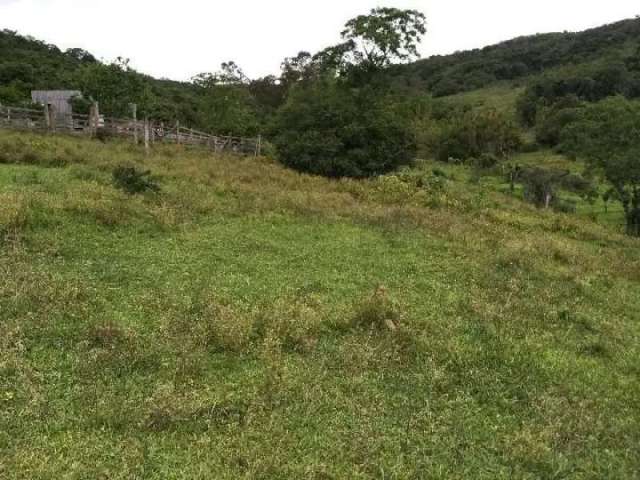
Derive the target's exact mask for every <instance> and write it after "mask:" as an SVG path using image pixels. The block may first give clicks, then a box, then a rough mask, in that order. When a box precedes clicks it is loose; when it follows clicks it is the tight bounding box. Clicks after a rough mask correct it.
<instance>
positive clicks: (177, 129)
mask: <svg viewBox="0 0 640 480" xmlns="http://www.w3.org/2000/svg"><path fill="white" fill-rule="evenodd" d="M176 139H177V142H178V145H180V121H179V120H176Z"/></svg>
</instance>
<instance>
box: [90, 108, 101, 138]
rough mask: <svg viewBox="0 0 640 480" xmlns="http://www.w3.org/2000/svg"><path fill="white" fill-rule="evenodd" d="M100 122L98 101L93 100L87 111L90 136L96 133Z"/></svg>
mask: <svg viewBox="0 0 640 480" xmlns="http://www.w3.org/2000/svg"><path fill="white" fill-rule="evenodd" d="M99 123H100V108H99V105H98V102H93V105H91V110H90V111H89V125H90V133H91V136H94V137H95V136H96V135H97V134H98V126H99Z"/></svg>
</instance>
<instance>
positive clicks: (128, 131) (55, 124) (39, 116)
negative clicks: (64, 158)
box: [0, 105, 262, 156]
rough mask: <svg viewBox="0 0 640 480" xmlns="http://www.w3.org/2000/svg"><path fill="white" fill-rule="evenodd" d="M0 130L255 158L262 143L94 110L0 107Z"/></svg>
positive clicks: (260, 141)
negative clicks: (104, 138) (123, 140)
mask: <svg viewBox="0 0 640 480" xmlns="http://www.w3.org/2000/svg"><path fill="white" fill-rule="evenodd" d="M0 128H13V129H23V130H39V131H45V132H51V133H67V134H73V135H86V136H92V137H95V136H99V135H102V134H103V135H105V136H113V137H122V138H129V139H131V140H133V141H134V142H135V143H144V145H145V147H146V148H147V149H150V148H151V147H152V146H153V145H155V144H163V143H173V144H178V145H200V146H203V147H206V148H209V149H211V150H213V151H215V152H230V153H237V154H242V155H255V156H258V155H260V153H261V149H262V139H261V137H259V136H258V137H257V138H244V137H233V136H222V135H212V134H210V133H206V132H201V131H198V130H194V129H192V128H187V127H183V126H181V125H180V124H179V123H178V122H176V123H175V124H173V125H166V124H164V123H163V122H154V121H151V120H144V121H142V120H137V119H135V118H133V119H121V118H111V117H104V116H101V115H99V114H98V113H97V107H94V108H93V109H92V112H91V114H90V115H81V114H76V113H74V114H67V115H64V116H60V115H57V114H56V112H53V111H51V110H50V109H49V108H48V107H45V108H44V109H43V110H35V109H29V108H19V107H9V106H6V105H0Z"/></svg>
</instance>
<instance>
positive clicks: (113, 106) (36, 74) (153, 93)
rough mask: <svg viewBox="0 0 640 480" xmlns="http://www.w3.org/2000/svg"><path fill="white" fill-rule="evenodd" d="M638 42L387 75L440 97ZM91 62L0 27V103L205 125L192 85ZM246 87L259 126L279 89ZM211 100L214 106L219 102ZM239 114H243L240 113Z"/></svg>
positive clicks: (543, 50)
mask: <svg viewBox="0 0 640 480" xmlns="http://www.w3.org/2000/svg"><path fill="white" fill-rule="evenodd" d="M427 41H428V39H427ZM639 47H640V19H638V18H636V19H629V20H624V21H621V22H617V23H614V24H611V25H605V26H602V27H598V28H594V29H591V30H586V31H584V32H578V33H550V34H540V35H535V36H528V37H521V38H516V39H513V40H510V41H507V42H503V43H500V44H497V45H493V46H489V47H486V48H483V49H477V50H471V51H465V52H459V53H455V54H453V55H446V56H434V57H430V58H427V59H423V60H420V61H418V62H415V63H412V64H409V65H401V66H395V67H393V68H392V69H391V70H390V74H391V75H392V76H393V78H394V79H395V83H396V84H397V85H399V86H402V87H409V89H410V90H411V91H413V92H421V93H428V94H432V95H434V96H436V97H440V96H448V95H454V94H458V93H461V92H468V91H472V90H477V89H482V88H487V87H495V86H500V85H502V86H504V85H508V86H509V87H513V86H514V83H515V84H516V85H515V87H516V88H517V87H519V86H521V85H518V84H519V83H523V82H526V80H527V79H528V78H530V77H532V76H536V75H538V74H540V73H543V72H549V71H553V70H556V69H561V68H571V67H575V66H580V65H590V64H592V63H594V62H596V63H597V62H614V63H615V62H620V61H624V59H625V58H626V57H628V56H629V55H630V54H631V53H632V52H634V51H635V50H636V49H637V48H639ZM294 49H295V47H294ZM123 55H126V52H123ZM98 65H102V64H101V63H100V62H98V61H97V60H96V59H95V57H94V56H93V55H92V54H91V53H90V52H86V51H84V50H81V49H71V50H68V51H65V52H63V51H61V50H60V49H58V48H57V47H56V46H54V45H47V44H45V43H43V42H41V41H38V40H36V39H33V38H31V37H23V36H21V35H19V34H16V33H15V32H11V31H8V30H4V31H0V102H5V103H14V104H15V103H18V102H20V101H23V100H27V99H28V98H29V92H30V91H31V90H32V89H57V88H62V87H64V88H74V89H80V90H83V91H84V92H85V93H86V94H87V95H92V96H94V97H95V98H96V99H98V100H101V101H102V103H103V104H104V105H105V106H106V107H107V110H106V113H107V114H109V115H126V114H127V112H128V104H129V103H130V102H136V103H138V104H139V106H140V108H141V109H142V110H144V111H145V112H147V113H148V114H149V115H150V116H152V117H154V118H157V119H159V120H176V119H177V120H180V121H181V122H183V123H187V124H191V125H193V126H194V127H200V128H206V127H210V126H211V125H210V123H211V121H210V120H209V119H208V118H207V111H208V110H209V109H211V108H213V107H212V106H211V105H210V104H207V102H206V101H205V100H204V96H203V92H201V91H199V90H198V89H197V88H195V87H194V85H193V84H191V83H186V82H174V81H170V80H157V79H153V78H151V77H149V76H146V75H140V74H137V73H135V72H134V71H132V70H130V69H129V67H128V65H126V66H125V67H124V69H123V70H122V71H119V67H121V66H122V65H120V64H117V65H118V66H119V67H118V68H115V73H114V70H113V69H112V70H108V69H107V71H103V70H101V69H100V68H97V66H98ZM92 67H93V68H92ZM117 73H120V75H116V74H117ZM123 73H130V75H129V76H127V75H124V74H123ZM193 73H194V74H195V73H196V72H193ZM274 74H277V72H274ZM103 77H104V78H103ZM245 90H246V98H245V97H243V96H240V97H239V99H238V98H237V96H234V97H233V99H234V101H235V102H240V103H241V104H242V105H243V108H244V109H246V110H250V111H251V112H252V115H254V116H255V117H256V121H257V122H258V123H259V124H260V127H261V128H262V129H263V130H265V129H266V127H265V121H266V120H267V119H268V116H269V114H270V113H271V112H272V111H273V109H274V108H276V107H277V106H279V105H280V104H281V102H282V101H283V99H284V93H283V88H282V86H281V85H279V84H278V83H277V82H276V77H265V78H263V79H254V80H252V81H251V82H250V83H249V84H247V85H246V86H245ZM225 95H227V96H228V92H226V93H225ZM214 106H215V108H216V109H220V108H221V107H220V104H215V105H214ZM236 108H237V107H236ZM242 114H243V115H244V118H245V119H246V117H247V115H246V113H242ZM215 119H216V120H217V122H218V123H219V124H220V128H222V129H223V130H224V129H225V128H230V127H233V128H235V129H236V130H238V129H240V130H241V129H242V128H243V127H242V126H239V125H237V124H235V123H233V122H232V123H230V127H227V126H226V125H227V123H228V121H227V120H226V119H224V118H218V117H215ZM234 133H236V134H243V133H247V132H242V131H236V132H234Z"/></svg>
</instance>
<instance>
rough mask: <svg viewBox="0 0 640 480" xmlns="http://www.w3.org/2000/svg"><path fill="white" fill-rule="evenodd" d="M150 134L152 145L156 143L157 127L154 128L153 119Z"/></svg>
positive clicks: (150, 121)
mask: <svg viewBox="0 0 640 480" xmlns="http://www.w3.org/2000/svg"><path fill="white" fill-rule="evenodd" d="M149 136H150V137H151V145H155V144H156V129H155V128H153V120H149Z"/></svg>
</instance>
